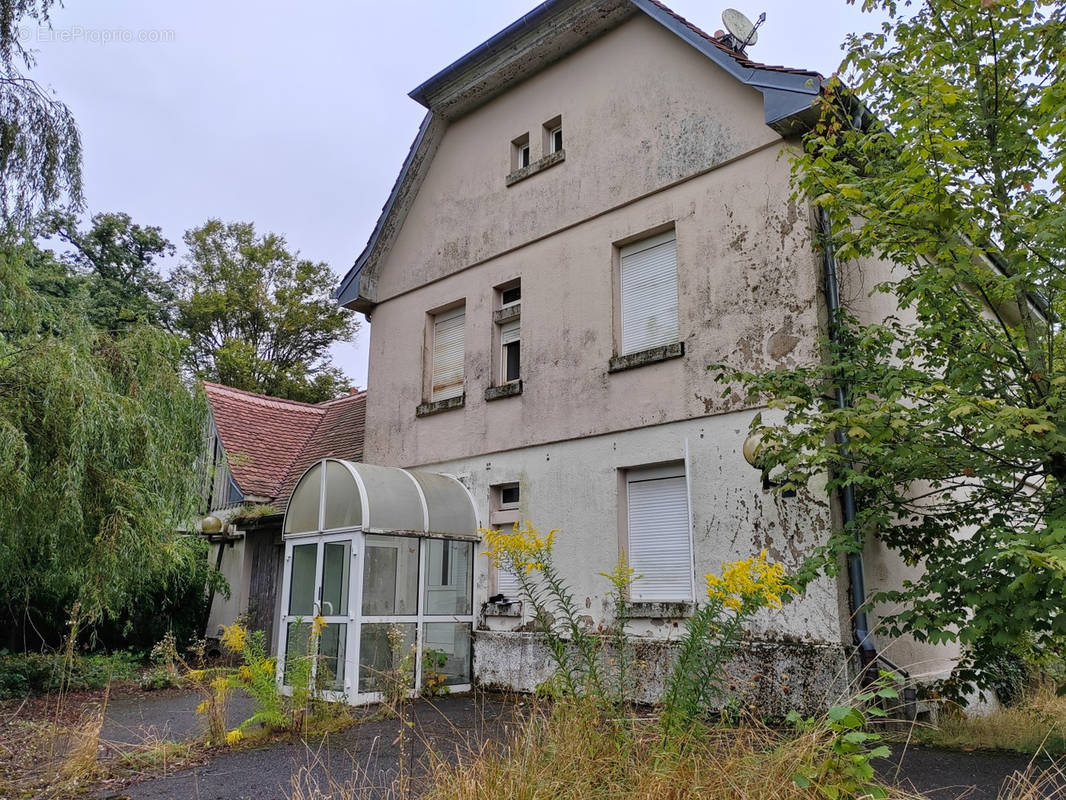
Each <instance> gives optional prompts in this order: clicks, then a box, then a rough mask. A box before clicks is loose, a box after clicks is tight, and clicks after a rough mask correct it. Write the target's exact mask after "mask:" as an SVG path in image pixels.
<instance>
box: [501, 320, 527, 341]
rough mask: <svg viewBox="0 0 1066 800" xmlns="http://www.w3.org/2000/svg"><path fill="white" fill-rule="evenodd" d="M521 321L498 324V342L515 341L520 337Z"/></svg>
mask: <svg viewBox="0 0 1066 800" xmlns="http://www.w3.org/2000/svg"><path fill="white" fill-rule="evenodd" d="M521 333H522V323H521V322H520V321H519V320H517V319H516V320H515V321H514V322H506V323H504V324H503V325H501V326H500V344H510V343H511V342H517V341H518V340H519V338H521Z"/></svg>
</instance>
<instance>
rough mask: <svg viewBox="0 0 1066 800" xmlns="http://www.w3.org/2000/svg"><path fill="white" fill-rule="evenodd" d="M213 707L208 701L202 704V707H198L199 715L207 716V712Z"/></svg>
mask: <svg viewBox="0 0 1066 800" xmlns="http://www.w3.org/2000/svg"><path fill="white" fill-rule="evenodd" d="M210 707H211V704H210V703H209V702H208V701H207V700H203V701H201V702H200V705H198V706H197V707H196V713H197V714H206V713H207V710H208V709H209V708H210Z"/></svg>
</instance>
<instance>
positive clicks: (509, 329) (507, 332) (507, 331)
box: [500, 301, 522, 386]
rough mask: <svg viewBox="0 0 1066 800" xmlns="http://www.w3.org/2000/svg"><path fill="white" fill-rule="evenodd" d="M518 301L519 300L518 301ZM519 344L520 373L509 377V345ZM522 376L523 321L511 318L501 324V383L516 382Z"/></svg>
mask: <svg viewBox="0 0 1066 800" xmlns="http://www.w3.org/2000/svg"><path fill="white" fill-rule="evenodd" d="M516 302H518V301H516ZM512 344H515V345H518V375H516V376H515V377H514V378H508V377H507V347H508V346H509V345H512ZM521 377H522V321H521V320H520V319H515V320H511V321H510V322H505V323H503V324H502V325H500V385H501V386H503V385H504V384H507V383H514V382H515V381H517V380H520V379H521Z"/></svg>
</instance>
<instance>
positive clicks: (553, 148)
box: [544, 117, 563, 155]
mask: <svg viewBox="0 0 1066 800" xmlns="http://www.w3.org/2000/svg"><path fill="white" fill-rule="evenodd" d="M562 149H563V118H562V117H555V118H554V119H550V120H548V121H547V122H545V123H544V152H545V154H547V155H551V154H552V153H558V152H560V151H561V150H562Z"/></svg>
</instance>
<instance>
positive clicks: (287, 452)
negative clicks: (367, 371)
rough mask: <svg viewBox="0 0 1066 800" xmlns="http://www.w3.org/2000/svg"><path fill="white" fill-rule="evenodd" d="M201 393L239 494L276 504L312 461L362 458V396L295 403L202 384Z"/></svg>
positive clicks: (353, 395)
mask: <svg viewBox="0 0 1066 800" xmlns="http://www.w3.org/2000/svg"><path fill="white" fill-rule="evenodd" d="M204 392H205V394H206V395H207V402H208V405H209V406H210V408H211V415H212V417H213V418H214V421H215V427H216V428H217V429H218V435H219V438H220V439H221V440H222V446H223V448H225V450H226V455H227V457H228V458H229V462H230V471H231V472H232V473H233V478H234V480H235V481H236V482H237V485H238V486H239V487H240V489H241V491H242V492H243V493H244V494H245V495H246V496H247V495H254V496H256V497H261V498H265V499H267V500H268V501H270V502H272V503H274V504H275V505H278V506H279V508H280V506H281V505H283V504H284V500H285V499H286V498H287V497H288V496H289V493H290V492H291V491H292V486H293V484H295V482H296V480H298V479H299V477H300V475H301V474H303V470H304V469H306V467H307V466H308V465H310V464H311V463H312V462H314V461H316V460H318V459H320V458H325V457H327V456H335V457H337V458H346V459H350V460H353V461H361V460H362V458H363V425H364V419H365V413H364V412H365V409H366V392H365V391H363V392H357V393H353V394H351V395H348V396H347V397H341V398H338V399H336V400H330V401H327V402H325V403H318V404H312V403H300V402H297V401H295V400H281V399H279V398H277V397H269V396H267V395H264V394H256V393H255V392H246V391H243V390H240V389H233V388H230V387H229V386H223V385H222V384H218V383H209V382H207V381H204Z"/></svg>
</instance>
